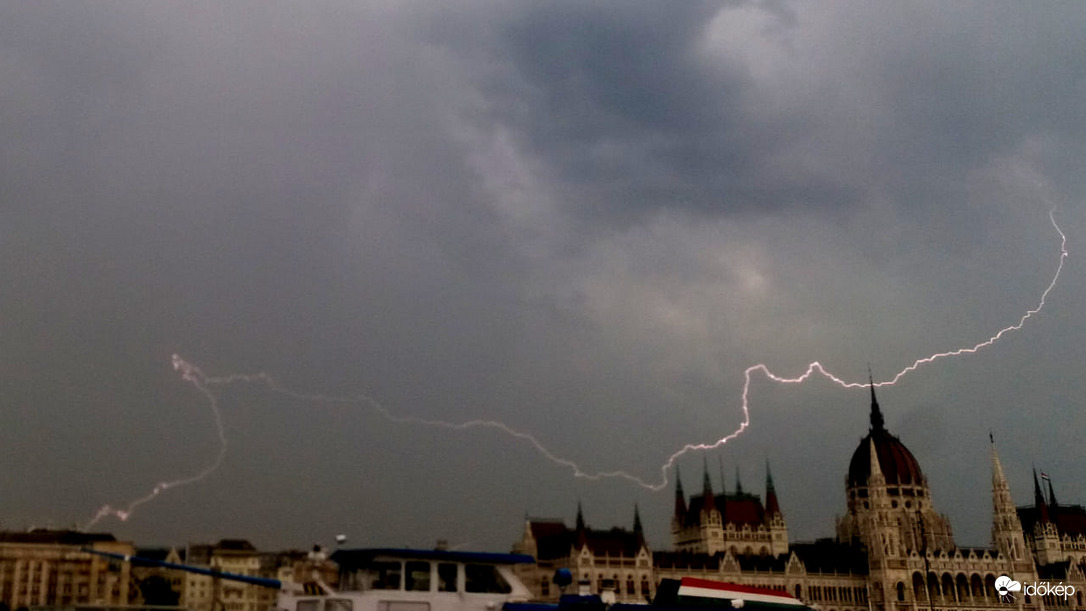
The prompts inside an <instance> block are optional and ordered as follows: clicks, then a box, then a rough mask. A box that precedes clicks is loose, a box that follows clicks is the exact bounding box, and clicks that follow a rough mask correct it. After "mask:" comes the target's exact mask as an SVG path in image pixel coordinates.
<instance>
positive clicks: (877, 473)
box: [867, 404, 886, 486]
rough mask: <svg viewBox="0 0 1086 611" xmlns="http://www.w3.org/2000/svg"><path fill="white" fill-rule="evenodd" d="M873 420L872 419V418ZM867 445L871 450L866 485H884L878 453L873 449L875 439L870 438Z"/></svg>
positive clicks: (876, 407)
mask: <svg viewBox="0 0 1086 611" xmlns="http://www.w3.org/2000/svg"><path fill="white" fill-rule="evenodd" d="M875 409H878V404H875ZM872 413H874V412H872ZM872 422H874V419H872ZM867 447H868V448H870V451H871V458H870V460H871V474H870V475H868V476H867V485H868V486H885V485H886V477H884V476H883V474H882V465H881V464H879V453H878V452H876V451H875V440H874V438H872V439H870V440H869V441H868V443H867Z"/></svg>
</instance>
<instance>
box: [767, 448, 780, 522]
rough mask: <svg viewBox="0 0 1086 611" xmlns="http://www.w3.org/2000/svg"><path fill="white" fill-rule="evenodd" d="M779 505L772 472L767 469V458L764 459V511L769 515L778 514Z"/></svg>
mask: <svg viewBox="0 0 1086 611" xmlns="http://www.w3.org/2000/svg"><path fill="white" fill-rule="evenodd" d="M780 512H781V506H780V504H779V503H778V502H777V490H776V488H774V487H773V473H772V472H771V471H770V470H769V459H768V458H767V459H766V461H765V513H766V515H767V516H769V517H773V516H775V515H778V514H780Z"/></svg>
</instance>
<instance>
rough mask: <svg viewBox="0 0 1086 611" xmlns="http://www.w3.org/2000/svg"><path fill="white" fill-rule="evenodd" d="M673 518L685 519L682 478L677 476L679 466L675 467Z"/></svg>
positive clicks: (684, 495) (684, 497)
mask: <svg viewBox="0 0 1086 611" xmlns="http://www.w3.org/2000/svg"><path fill="white" fill-rule="evenodd" d="M675 517H676V518H678V519H679V520H682V519H683V518H685V517H686V494H685V493H683V478H682V475H680V474H679V465H675Z"/></svg>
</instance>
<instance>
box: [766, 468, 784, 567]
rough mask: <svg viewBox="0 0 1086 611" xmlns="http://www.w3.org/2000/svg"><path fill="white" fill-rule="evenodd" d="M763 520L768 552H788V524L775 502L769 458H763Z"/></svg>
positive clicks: (774, 554)
mask: <svg viewBox="0 0 1086 611" xmlns="http://www.w3.org/2000/svg"><path fill="white" fill-rule="evenodd" d="M765 522H766V526H767V527H769V538H770V552H771V553H772V554H773V556H774V557H779V556H781V555H782V554H787V553H788V524H786V523H785V521H784V514H782V513H781V506H780V503H778V502H777V489H776V487H774V485H773V472H772V471H770V470H769V459H768V458H767V459H766V460H765Z"/></svg>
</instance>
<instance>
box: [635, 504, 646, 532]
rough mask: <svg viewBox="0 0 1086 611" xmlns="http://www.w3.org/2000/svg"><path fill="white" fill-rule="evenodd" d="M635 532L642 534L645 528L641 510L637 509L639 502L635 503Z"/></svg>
mask: <svg viewBox="0 0 1086 611" xmlns="http://www.w3.org/2000/svg"><path fill="white" fill-rule="evenodd" d="M633 530H634V532H635V533H637V534H639V535H640V534H642V533H643V532H644V530H643V529H642V528H641V512H640V511H639V510H638V509H637V503H634V528H633Z"/></svg>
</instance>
